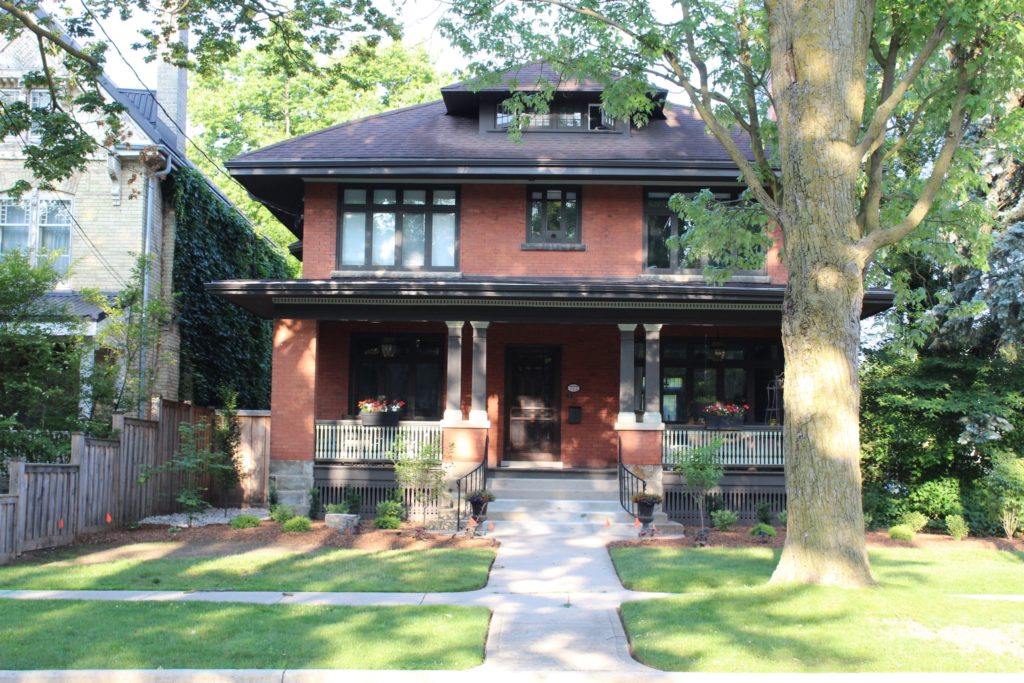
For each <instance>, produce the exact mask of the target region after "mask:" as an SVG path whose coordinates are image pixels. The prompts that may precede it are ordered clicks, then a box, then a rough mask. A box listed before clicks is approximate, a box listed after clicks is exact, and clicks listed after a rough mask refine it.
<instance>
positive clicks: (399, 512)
mask: <svg viewBox="0 0 1024 683" xmlns="http://www.w3.org/2000/svg"><path fill="white" fill-rule="evenodd" d="M404 514H405V508H403V507H402V503H401V502H399V501H397V500H382V501H381V502H379V503H377V516H378V517H395V518H396V519H401V518H402V516H403V515H404Z"/></svg>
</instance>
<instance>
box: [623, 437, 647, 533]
mask: <svg viewBox="0 0 1024 683" xmlns="http://www.w3.org/2000/svg"><path fill="white" fill-rule="evenodd" d="M646 490H647V482H646V481H644V480H643V479H641V478H640V477H638V476H636V475H635V474H633V473H632V472H630V471H629V470H628V469H627V468H626V466H625V465H623V464H622V437H619V505H621V506H622V509H623V510H625V511H626V512H628V513H629V515H630V516H631V517H636V503H634V502H633V496H634V495H636V494H637V493H643V492H644V491H646Z"/></svg>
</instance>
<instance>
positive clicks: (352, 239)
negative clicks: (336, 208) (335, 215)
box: [341, 213, 366, 266]
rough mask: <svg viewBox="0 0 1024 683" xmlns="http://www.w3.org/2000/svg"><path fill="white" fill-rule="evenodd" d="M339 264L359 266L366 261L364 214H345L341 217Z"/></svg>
mask: <svg viewBox="0 0 1024 683" xmlns="http://www.w3.org/2000/svg"><path fill="white" fill-rule="evenodd" d="M341 225H342V228H341V263H342V265H345V266H361V265H363V263H364V262H365V260H366V214H365V213H346V214H345V215H344V216H342V224H341Z"/></svg>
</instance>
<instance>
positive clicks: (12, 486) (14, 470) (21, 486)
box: [7, 460, 28, 557]
mask: <svg viewBox="0 0 1024 683" xmlns="http://www.w3.org/2000/svg"><path fill="white" fill-rule="evenodd" d="M7 472H8V476H9V477H10V481H9V484H8V490H9V491H10V492H11V493H12V494H14V495H15V496H17V499H16V500H15V502H14V505H15V522H14V556H15V557H18V556H20V555H21V546H22V545H24V543H25V518H26V512H27V510H26V509H25V508H26V506H27V503H28V481H26V479H25V462H24V461H23V460H11V461H10V462H9V463H7Z"/></svg>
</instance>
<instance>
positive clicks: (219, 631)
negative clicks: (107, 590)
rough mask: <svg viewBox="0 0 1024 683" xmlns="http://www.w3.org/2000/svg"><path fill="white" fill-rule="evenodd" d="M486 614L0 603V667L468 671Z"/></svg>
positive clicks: (477, 653)
mask: <svg viewBox="0 0 1024 683" xmlns="http://www.w3.org/2000/svg"><path fill="white" fill-rule="evenodd" d="M489 618H490V612H489V610H487V609H486V608H483V607H446V606H440V607H438V606H430V607H313V606H306V605H243V604H210V603H183V602H175V603H138V602H135V603H129V602H81V601H61V600H52V601H51V600H47V601H38V602H36V601H31V602H28V601H25V602H23V601H14V600H0V669H156V668H165V669H171V668H175V669H177V668H186V669H203V668H213V669H223V668H229V669H283V668H291V669H320V668H323V669H467V668H470V667H474V666H477V665H479V664H480V663H481V662H482V661H483V654H484V640H485V638H486V634H487V625H488V620H489Z"/></svg>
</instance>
